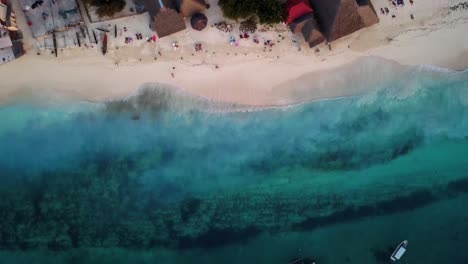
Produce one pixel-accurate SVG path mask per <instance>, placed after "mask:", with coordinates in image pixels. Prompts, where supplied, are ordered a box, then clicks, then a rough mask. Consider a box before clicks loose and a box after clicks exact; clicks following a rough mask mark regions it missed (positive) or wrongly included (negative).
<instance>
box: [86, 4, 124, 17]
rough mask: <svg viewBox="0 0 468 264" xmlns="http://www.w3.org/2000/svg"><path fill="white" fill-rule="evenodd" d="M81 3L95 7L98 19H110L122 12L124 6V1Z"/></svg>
mask: <svg viewBox="0 0 468 264" xmlns="http://www.w3.org/2000/svg"><path fill="white" fill-rule="evenodd" d="M83 2H84V3H85V4H87V5H91V6H95V7H97V10H96V13H97V15H98V16H99V17H106V16H107V17H112V16H113V15H114V14H115V13H118V12H120V11H122V10H123V9H124V7H125V4H126V3H125V0H83Z"/></svg>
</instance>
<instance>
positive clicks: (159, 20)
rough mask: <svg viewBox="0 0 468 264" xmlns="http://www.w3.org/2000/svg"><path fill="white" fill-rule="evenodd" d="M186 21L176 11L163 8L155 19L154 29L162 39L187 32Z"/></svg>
mask: <svg viewBox="0 0 468 264" xmlns="http://www.w3.org/2000/svg"><path fill="white" fill-rule="evenodd" d="M185 28H186V26H185V20H184V18H183V17H182V15H180V14H179V13H177V11H176V10H174V9H171V8H166V7H163V8H161V9H160V10H159V12H158V13H157V14H156V16H155V17H154V24H153V29H154V31H156V34H157V35H158V37H160V38H162V37H165V36H168V35H171V34H174V33H176V32H179V31H182V30H185Z"/></svg>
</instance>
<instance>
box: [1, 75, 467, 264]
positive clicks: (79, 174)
mask: <svg viewBox="0 0 468 264" xmlns="http://www.w3.org/2000/svg"><path fill="white" fill-rule="evenodd" d="M402 72H403V73H401V74H400V75H399V76H397V77H399V78H397V79H394V80H393V81H387V82H384V83H383V82H381V83H379V84H378V85H379V87H375V88H373V89H370V90H371V91H370V92H367V93H363V94H360V95H358V96H354V97H348V98H340V99H334V100H322V101H315V102H304V103H301V104H297V105H292V106H285V107H270V108H262V109H260V108H253V107H246V106H240V105H233V104H224V103H220V102H210V101H207V100H205V99H202V98H196V97H192V96H189V95H187V94H184V93H183V92H182V91H180V90H176V89H173V88H167V87H163V86H162V85H156V84H154V85H151V84H148V85H145V86H144V87H143V88H141V89H140V90H139V92H138V93H137V94H135V95H133V96H130V97H129V98H126V99H124V100H118V101H113V102H100V103H98V102H83V101H77V100H71V99H62V100H57V98H56V97H54V98H55V99H54V101H53V102H52V100H48V97H47V95H42V96H41V97H40V98H38V97H36V96H31V97H29V98H24V97H22V98H17V99H16V100H13V101H11V102H9V103H7V104H4V105H1V106H0V175H1V176H0V197H1V199H0V263H28V264H31V263H168V264H169V263H171V264H172V263H207V264H211V263H269V264H273V263H278V264H281V263H288V262H289V261H290V260H292V259H294V258H298V257H310V258H314V259H315V260H316V261H317V263H360V264H363V263H389V262H390V260H389V254H390V253H391V251H392V249H393V248H394V247H395V246H396V245H397V244H398V243H399V242H400V241H402V240H404V239H408V241H409V246H408V252H407V254H406V255H405V256H404V257H403V259H402V260H401V263H425V264H427V263H460V264H462V263H468V250H467V249H468V72H466V71H465V72H449V71H440V70H435V69H430V68H425V67H414V68H408V69H406V70H404V71H402ZM376 74H378V73H376ZM355 78H362V79H364V78H369V77H368V76H364V75H363V76H355Z"/></svg>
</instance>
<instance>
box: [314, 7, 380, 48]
mask: <svg viewBox="0 0 468 264" xmlns="http://www.w3.org/2000/svg"><path fill="white" fill-rule="evenodd" d="M358 1H359V5H358V2H357V0H327V1H323V0H310V3H311V5H312V8H313V9H314V10H316V16H317V20H318V24H319V26H320V28H321V31H322V33H323V34H324V36H325V37H326V38H327V40H328V41H333V40H336V39H339V38H341V37H343V36H346V35H349V34H351V33H353V32H355V31H357V30H359V29H361V28H364V27H366V26H369V25H371V24H372V23H374V24H375V23H376V22H375V21H377V22H378V18H377V15H376V13H375V11H373V12H369V11H370V10H371V11H372V10H373V7H372V5H370V2H368V1H367V0H358ZM366 1H367V2H366ZM366 3H369V4H366ZM359 10H361V11H359ZM373 14H374V15H373ZM361 15H363V16H364V17H361Z"/></svg>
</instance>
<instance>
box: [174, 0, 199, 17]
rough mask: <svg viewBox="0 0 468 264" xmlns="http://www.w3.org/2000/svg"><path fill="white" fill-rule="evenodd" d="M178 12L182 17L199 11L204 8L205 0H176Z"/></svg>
mask: <svg viewBox="0 0 468 264" xmlns="http://www.w3.org/2000/svg"><path fill="white" fill-rule="evenodd" d="M178 6H179V12H180V13H181V14H182V16H184V17H190V16H192V15H194V14H196V13H201V12H203V11H204V10H205V9H206V3H205V0H178Z"/></svg>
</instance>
